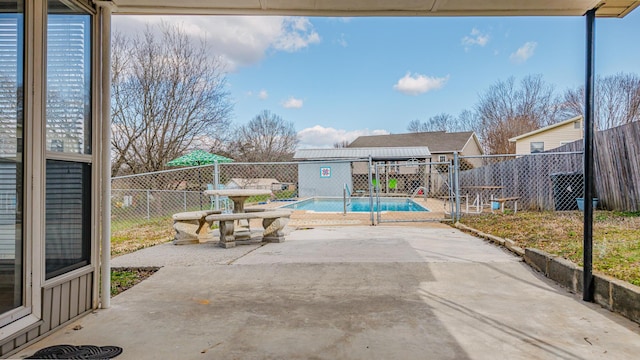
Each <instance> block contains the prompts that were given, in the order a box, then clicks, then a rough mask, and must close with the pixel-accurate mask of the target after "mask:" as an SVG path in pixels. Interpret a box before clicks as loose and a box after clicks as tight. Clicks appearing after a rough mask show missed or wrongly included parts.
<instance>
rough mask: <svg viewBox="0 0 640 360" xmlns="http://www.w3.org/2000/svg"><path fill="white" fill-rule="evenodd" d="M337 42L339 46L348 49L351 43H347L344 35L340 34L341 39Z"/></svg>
mask: <svg viewBox="0 0 640 360" xmlns="http://www.w3.org/2000/svg"><path fill="white" fill-rule="evenodd" d="M336 42H337V43H338V45H340V46H342V47H345V48H346V47H347V46H349V43H348V42H347V39H346V38H345V37H344V34H340V38H338V40H336Z"/></svg>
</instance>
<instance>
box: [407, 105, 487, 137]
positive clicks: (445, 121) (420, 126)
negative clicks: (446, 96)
mask: <svg viewBox="0 0 640 360" xmlns="http://www.w3.org/2000/svg"><path fill="white" fill-rule="evenodd" d="M475 128H476V118H475V117H474V116H473V113H472V112H470V111H468V110H465V111H463V112H462V113H460V115H459V116H458V117H454V116H453V115H451V114H447V113H441V114H438V115H435V116H432V117H430V118H429V120H427V121H425V122H421V121H420V120H418V119H416V120H412V121H411V122H410V123H409V126H407V131H409V132H428V131H448V132H460V131H475Z"/></svg>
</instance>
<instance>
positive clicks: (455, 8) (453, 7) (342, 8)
mask: <svg viewBox="0 0 640 360" xmlns="http://www.w3.org/2000/svg"><path fill="white" fill-rule="evenodd" d="M113 3H115V5H116V8H115V9H114V13H119V14H139V15H142V14H146V15H149V14H156V15H162V14H166V15H170V14H171V15H176V14H185V15H186V14H191V15H302V16H582V15H584V14H586V12H587V11H588V10H590V9H594V8H597V9H598V10H597V12H596V16H597V17H624V16H625V15H627V14H628V13H630V12H631V11H633V9H635V8H636V7H638V5H640V1H637V0H608V1H606V2H605V1H599V0H564V1H558V0H484V1H478V0H395V1H380V0H182V1H175V0H114V1H113Z"/></svg>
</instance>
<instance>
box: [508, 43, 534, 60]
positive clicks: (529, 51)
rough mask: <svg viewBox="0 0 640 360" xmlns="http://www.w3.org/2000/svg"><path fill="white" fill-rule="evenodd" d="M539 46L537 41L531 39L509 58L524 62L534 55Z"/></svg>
mask: <svg viewBox="0 0 640 360" xmlns="http://www.w3.org/2000/svg"><path fill="white" fill-rule="evenodd" d="M537 46H538V43H537V42H533V41H529V42H527V43H525V44H524V45H522V46H521V47H520V48H519V49H518V50H516V52H514V53H512V54H511V55H510V56H509V59H511V61H513V62H514V63H523V62H525V61H527V59H529V58H530V57H532V56H533V52H534V51H535V49H536V47H537Z"/></svg>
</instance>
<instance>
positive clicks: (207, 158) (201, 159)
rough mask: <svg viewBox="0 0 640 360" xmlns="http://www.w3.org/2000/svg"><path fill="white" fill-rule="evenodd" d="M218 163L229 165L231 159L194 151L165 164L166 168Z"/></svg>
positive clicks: (202, 151)
mask: <svg viewBox="0 0 640 360" xmlns="http://www.w3.org/2000/svg"><path fill="white" fill-rule="evenodd" d="M216 161H217V162H218V163H230V162H233V159H229V158H228V157H224V156H222V155H217V154H212V153H208V152H206V151H204V150H194V151H192V152H190V153H188V154H186V155H182V156H180V157H178V158H175V159H173V160H171V161H169V162H168V163H167V166H199V165H211V164H213V163H215V162H216Z"/></svg>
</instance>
